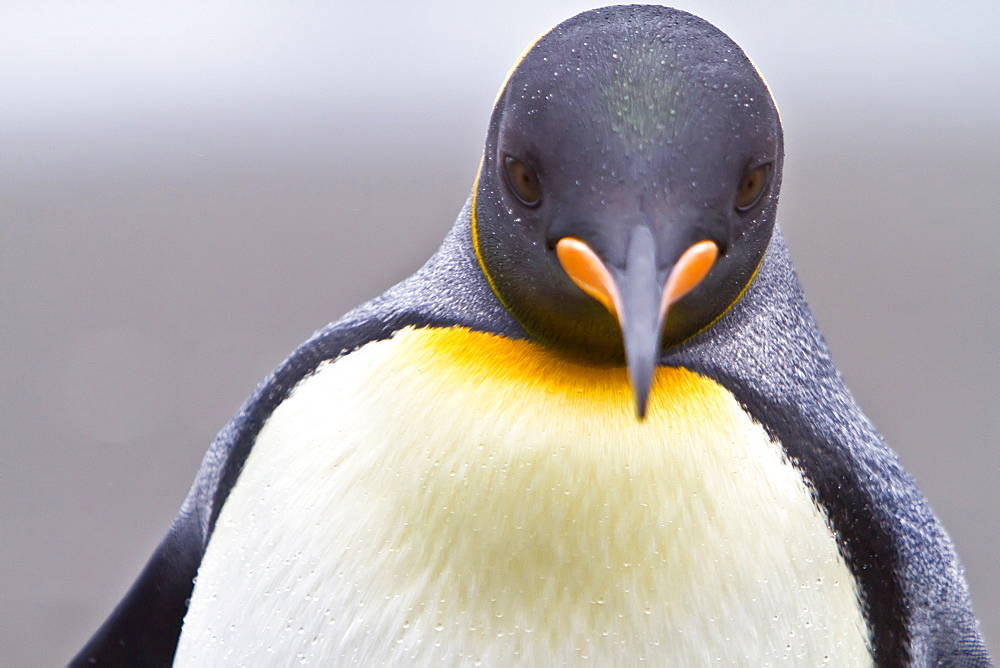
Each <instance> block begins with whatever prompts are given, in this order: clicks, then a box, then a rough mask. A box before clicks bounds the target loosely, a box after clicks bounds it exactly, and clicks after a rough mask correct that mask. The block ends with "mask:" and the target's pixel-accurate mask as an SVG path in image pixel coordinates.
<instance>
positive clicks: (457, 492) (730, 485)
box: [176, 329, 871, 666]
mask: <svg viewBox="0 0 1000 668" xmlns="http://www.w3.org/2000/svg"><path fill="white" fill-rule="evenodd" d="M633 410H634V409H633V403H632V399H631V395H630V390H629V386H628V382H627V377H626V376H625V372H624V371H623V370H621V369H595V368H591V367H583V366H578V365H575V364H572V363H570V362H567V361H565V360H562V359H560V358H557V357H555V356H552V355H551V354H549V353H547V352H545V351H543V350H541V349H539V348H537V347H536V346H533V345H532V344H529V343H525V342H516V341H510V340H506V339H501V338H498V337H493V336H490V335H485V334H478V333H472V332H469V331H467V330H462V329H448V330H444V329H420V330H414V329H406V330H402V331H400V332H398V333H397V334H396V335H395V336H394V337H393V338H392V339H389V340H385V341H379V342H375V343H370V344H368V345H366V346H364V347H362V348H361V349H359V350H358V351H356V352H354V353H351V354H349V355H346V356H344V357H342V358H340V359H339V360H337V361H335V362H330V363H326V364H325V365H323V366H321V367H320V368H319V369H318V370H317V372H316V373H315V374H314V375H312V376H311V377H309V378H307V379H305V380H303V381H302V382H301V383H300V384H299V386H298V387H297V388H296V389H295V390H294V391H293V393H292V394H291V396H290V397H289V398H288V399H287V400H286V401H285V402H284V403H283V404H281V405H280V406H279V407H278V408H277V410H275V412H274V414H273V415H272V417H271V418H270V419H269V421H268V422H267V424H266V425H265V426H264V428H263V429H262V431H261V432H260V435H259V437H258V439H257V442H256V444H255V446H254V449H253V451H252V452H251V454H250V456H249V457H248V459H247V461H246V465H245V468H244V470H243V472H242V474H241V476H240V479H239V481H238V482H237V484H236V485H235V487H234V488H233V490H232V492H231V493H230V496H229V499H228V501H227V502H226V505H225V507H224V508H223V510H222V512H221V514H220V517H219V521H218V524H217V526H216V528H215V531H214V534H213V536H212V538H211V542H210V543H209V546H208V549H207V551H206V554H205V557H204V560H203V562H202V564H201V568H200V570H199V572H198V579H197V583H196V585H195V589H194V593H193V595H192V600H191V606H190V609H189V612H188V615H187V617H186V618H185V620H184V627H183V631H182V635H181V639H180V644H179V647H178V652H177V656H176V663H177V665H224V664H225V665H228V664H237V663H240V662H245V663H248V664H250V665H254V664H257V665H261V662H262V661H264V662H265V663H266V661H267V658H268V657H273V658H280V659H282V660H286V659H288V658H290V657H297V658H299V659H300V660H302V661H304V662H315V663H317V664H339V663H348V662H352V663H357V664H360V665H384V664H403V665H405V664H413V663H428V662H431V661H437V662H440V661H445V662H446V663H450V664H461V663H466V662H468V663H470V664H472V663H475V662H477V661H479V662H482V663H483V664H484V665H505V664H508V663H510V662H512V661H519V662H524V663H527V664H529V665H530V664H535V665H557V664H564V663H578V662H583V661H585V660H591V661H593V662H594V663H595V664H596V665H632V664H634V663H636V662H637V661H640V660H646V661H651V662H653V663H654V664H659V665H691V666H694V665H706V664H712V663H718V664H722V665H729V664H734V665H769V664H776V663H783V662H791V663H795V664H799V665H820V664H822V663H824V662H830V663H832V664H833V665H852V666H853V665H865V664H869V665H870V664H871V658H870V654H869V651H868V631H867V629H866V624H865V620H864V617H863V615H862V612H861V609H860V606H859V603H858V596H857V590H856V587H855V582H854V579H853V577H852V576H851V574H850V571H849V570H848V568H847V566H846V564H845V563H844V561H843V559H842V557H841V555H840V553H839V551H838V548H837V543H836V539H835V536H834V535H833V533H832V532H831V530H830V529H829V527H828V525H827V522H826V520H825V518H824V516H823V513H822V512H821V511H820V510H819V509H818V508H817V507H816V506H815V504H814V503H813V501H812V498H811V496H810V493H809V490H808V489H807V487H806V485H805V483H804V481H803V479H802V477H801V475H800V474H799V473H798V471H797V470H796V469H795V468H794V467H793V466H792V465H791V464H790V463H789V462H788V461H787V460H786V459H785V457H784V456H783V453H782V449H781V447H780V444H777V443H773V442H771V441H770V440H769V439H768V437H767V436H766V434H765V432H764V431H763V429H762V428H761V427H760V426H759V425H758V424H755V423H754V422H753V421H752V420H751V418H750V417H749V416H748V415H747V414H746V413H745V412H744V411H743V410H742V409H741V407H740V406H739V404H738V403H737V402H736V401H735V399H734V398H733V396H732V395H731V394H730V393H728V392H727V391H726V390H725V389H724V388H722V387H721V386H719V385H718V384H716V383H714V382H712V381H710V380H708V379H706V378H704V377H701V376H698V375H696V374H694V373H691V372H689V371H686V370H683V369H671V368H661V369H659V370H658V375H657V378H656V381H655V384H654V388H653V392H652V395H651V400H650V404H649V408H648V412H647V417H646V419H645V420H643V421H639V420H637V419H636V417H635V415H634V412H633Z"/></svg>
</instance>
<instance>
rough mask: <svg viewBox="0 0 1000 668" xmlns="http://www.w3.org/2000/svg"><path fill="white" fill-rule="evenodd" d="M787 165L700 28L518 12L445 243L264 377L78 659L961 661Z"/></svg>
mask: <svg viewBox="0 0 1000 668" xmlns="http://www.w3.org/2000/svg"><path fill="white" fill-rule="evenodd" d="M782 158H783V139H782V130H781V125H780V121H779V118H778V111H777V108H776V107H775V104H774V102H773V100H772V97H771V94H770V92H769V90H768V88H767V86H766V84H765V83H764V81H763V79H762V78H761V76H760V75H759V74H758V73H757V71H756V69H755V68H754V66H753V64H752V63H751V62H750V60H749V59H748V58H747V57H746V56H745V55H744V53H743V52H742V51H741V49H740V48H739V47H738V46H737V45H736V44H734V43H733V42H732V41H731V40H730V39H729V38H728V37H727V36H726V35H724V34H723V33H722V32H720V31H719V30H718V29H716V28H715V27H714V26H712V25H710V24H709V23H707V22H705V21H703V20H701V19H699V18H697V17H695V16H692V15H690V14H687V13H685V12H681V11H677V10H673V9H667V8H663V7H653V6H621V7H611V8H606V9H599V10H594V11H589V12H586V13H583V14H580V15H579V16H576V17H574V18H572V19H569V20H567V21H565V22H564V23H562V24H560V25H558V26H556V27H555V28H553V29H552V30H551V31H549V32H547V33H545V34H544V35H543V36H541V37H540V38H539V39H538V40H536V41H535V42H534V43H533V44H532V45H531V46H530V47H529V48H528V49H527V51H526V52H525V53H524V55H522V57H521V59H520V60H519V61H518V63H517V64H516V65H515V67H514V69H513V70H512V71H511V73H510V74H509V76H508V78H507V80H506V82H505V83H504V85H503V87H502V88H501V91H500V93H499V96H498V97H497V100H496V104H495V107H494V110H493V114H492V117H491V119H490V124H489V129H488V134H487V138H486V143H485V150H484V153H483V157H482V161H481V163H480V166H479V171H478V175H477V176H476V179H475V184H474V186H473V188H472V193H471V196H470V198H469V200H468V202H467V203H466V205H465V207H464V208H463V210H462V211H461V213H460V214H459V216H458V220H457V222H456V223H455V225H454V227H453V228H452V230H451V232H450V233H449V234H448V235H447V237H446V239H445V241H444V242H443V245H442V246H441V248H440V249H439V250H438V252H437V253H436V254H435V255H434V256H433V257H432V258H431V259H430V260H429V261H428V262H427V263H426V264H425V265H424V266H423V267H422V268H421V269H420V270H419V271H418V272H417V273H415V274H414V275H413V276H411V277H410V278H408V279H406V280H404V281H403V282H402V283H400V284H398V285H396V286H395V287H392V288H391V289H389V290H388V291H387V292H385V293H384V294H382V295H381V296H379V297H377V298H376V299H374V300H372V301H371V302H369V303H367V304H365V305H363V306H361V307H359V308H357V309H355V310H354V311H352V312H350V313H348V314H347V315H345V316H343V317H342V318H340V319H339V320H337V321H336V322H334V323H333V324H331V325H329V326H328V327H326V328H325V329H323V330H321V331H319V332H318V333H316V334H315V335H314V336H313V337H312V338H311V339H310V340H308V341H307V342H306V343H304V344H303V345H302V346H301V347H300V348H298V350H296V351H295V352H294V353H293V354H292V355H291V356H290V357H289V358H288V359H287V360H286V361H285V362H284V363H283V364H282V365H281V366H279V367H278V369H276V370H275V371H274V372H273V373H272V375H271V376H270V377H269V378H267V379H266V380H265V381H264V382H263V383H262V384H261V385H260V387H259V388H258V389H257V391H256V392H255V393H254V394H253V396H252V397H251V398H250V399H249V400H248V401H247V403H246V404H245V405H244V406H243V407H242V409H241V410H240V411H239V413H238V414H237V415H236V416H235V417H234V418H233V420H232V421H231V422H230V423H229V424H228V425H227V426H226V427H225V428H224V429H223V430H222V431H221V433H220V434H219V435H218V437H217V438H216V440H215V441H214V443H213V444H212V446H211V447H210V449H209V451H208V453H207V455H206V456H205V459H204V462H203V464H202V466H201V469H200V471H199V472H198V475H197V478H196V480H195V482H194V485H193V487H192V488H191V491H190V493H189V495H188V497H187V498H186V500H185V501H184V504H183V506H182V507H181V509H180V512H179V514H178V515H177V517H176V519H175V521H174V522H173V524H172V526H171V528H170V530H169V533H168V534H167V536H166V537H165V538H164V540H163V542H162V543H161V544H160V546H159V547H158V548H157V550H156V552H155V553H154V555H153V556H152V558H151V559H150V561H149V563H148V564H147V566H146V567H145V569H144V571H143V572H142V574H141V575H140V576H139V578H138V580H137V581H136V583H135V584H134V585H133V587H132V588H131V590H130V591H129V592H128V594H127V595H126V597H125V598H124V600H123V601H122V602H121V603H120V604H119V606H118V607H117V608H116V609H115V611H114V612H113V613H112V615H111V616H110V618H109V619H108V621H107V622H106V623H105V624H104V626H102V628H101V629H100V630H99V631H98V632H97V634H96V635H95V636H94V637H93V638H92V639H91V640H90V642H89V643H88V644H87V645H86V646H85V647H84V649H83V650H82V651H81V652H80V654H79V655H78V656H77V657H76V658H75V659H74V660H73V665H79V666H85V665H98V666H154V665H157V666H158V665H170V664H173V665H176V666H229V665H233V666H235V665H256V666H263V665H291V664H296V665H298V664H308V665H322V666H330V665H348V664H350V665H361V666H381V665H431V664H434V665H441V664H442V663H443V664H445V665H490V666H501V665H514V664H523V665H534V666H554V665H567V664H571V665H576V664H582V663H590V664H592V665H597V666H632V665H636V664H637V663H639V662H642V661H644V662H647V663H649V664H651V665H660V666H702V665H747V666H748V665H754V666H756V665H760V666H764V665H777V664H787V665H797V666H819V665H824V664H828V665H837V666H864V665H869V666H871V665H875V666H932V665H934V666H936V665H962V666H986V665H990V658H989V656H988V654H987V651H986V649H985V645H984V643H983V640H982V637H981V635H980V632H979V629H978V623H977V621H976V619H975V617H974V615H973V612H972V609H971V605H970V601H969V593H968V586H967V584H966V582H965V580H964V576H963V573H962V569H961V567H960V565H959V561H958V559H957V556H956V554H955V550H954V548H953V546H952V543H951V542H950V540H949V538H948V536H947V534H946V532H945V530H944V529H943V528H942V526H941V525H940V523H939V522H938V520H937V519H936V518H935V516H934V515H933V513H932V511H931V510H930V508H929V506H928V504H927V502H926V500H925V499H924V497H923V496H922V495H921V493H920V492H919V491H918V490H917V488H916V486H915V485H914V482H913V481H912V479H911V478H910V477H909V476H908V475H907V474H906V472H904V471H903V469H902V468H901V466H900V464H899V461H898V460H897V458H896V456H895V455H894V454H893V453H892V451H891V450H889V449H888V448H887V446H886V445H885V444H884V443H883V441H882V439H881V437H880V436H879V435H878V433H877V432H876V431H875V429H874V428H873V426H872V425H871V423H870V422H869V421H868V420H867V419H866V418H865V416H864V415H863V414H862V412H861V411H860V409H859V408H858V406H857V405H856V403H855V401H854V400H853V399H852V397H851V395H850V393H849V392H848V390H847V389H846V387H845V386H844V383H843V382H842V380H841V377H840V375H839V374H838V372H837V369H836V368H835V366H834V364H833V362H832V361H831V357H830V354H829V352H828V349H827V347H826V345H825V343H824V341H823V338H822V336H821V334H820V332H819V330H818V329H817V327H816V324H815V322H814V320H813V317H812V315H811V314H810V311H809V309H808V307H807V305H806V302H805V301H804V299H803V295H802V291H801V289H800V287H799V284H798V281H797V279H796V276H795V273H794V270H793V269H792V266H791V263H790V260H789V255H788V251H787V250H786V246H785V244H784V242H783V240H782V236H781V233H780V231H779V229H778V228H777V227H776V226H775V212H776V207H777V202H778V190H779V187H780V184H781V175H782Z"/></svg>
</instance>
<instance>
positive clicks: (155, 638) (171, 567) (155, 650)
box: [69, 511, 203, 668]
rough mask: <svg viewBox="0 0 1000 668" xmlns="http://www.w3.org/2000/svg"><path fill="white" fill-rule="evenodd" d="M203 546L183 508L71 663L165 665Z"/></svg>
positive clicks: (74, 665)
mask: <svg viewBox="0 0 1000 668" xmlns="http://www.w3.org/2000/svg"><path fill="white" fill-rule="evenodd" d="M202 552H203V550H202V538H201V530H200V528H199V526H198V522H197V520H196V519H195V517H194V516H193V515H191V514H189V513H185V512H184V511H182V513H181V514H180V515H178V516H177V518H176V519H175V520H174V523H173V525H172V526H171V528H170V531H169V532H168V533H167V536H166V537H165V538H164V539H163V541H162V542H161V543H160V545H159V546H158V547H157V548H156V551H155V552H154V553H153V556H152V557H150V559H149V561H148V562H147V563H146V566H145V568H143V570H142V573H141V574H140V575H139V577H138V578H137V579H136V581H135V583H133V585H132V586H131V588H129V591H128V593H127V594H126V595H125V597H124V598H123V599H122V601H121V602H120V603H119V604H118V605H117V607H115V609H114V612H112V613H111V615H110V616H109V617H108V619H107V621H105V622H104V624H103V625H102V626H101V627H100V629H98V630H97V632H96V633H95V634H94V636H93V637H92V638H91V639H90V640H89V641H88V642H87V644H86V645H85V646H84V647H83V649H81V650H80V652H79V653H78V654H77V655H76V656H75V657H74V658H73V659H72V661H70V663H69V665H70V666H71V668H77V667H82V666H109V667H112V668H116V667H118V666H123V667H124V666H130V667H131V666H138V667H148V668H153V667H156V666H170V665H171V664H172V663H173V659H174V651H175V650H176V648H177V639H178V638H179V637H180V632H181V623H182V622H183V621H184V615H185V614H186V613H187V606H188V600H189V599H190V597H191V590H192V589H193V588H194V577H195V575H196V574H197V572H198V565H199V563H200V562H201V557H202Z"/></svg>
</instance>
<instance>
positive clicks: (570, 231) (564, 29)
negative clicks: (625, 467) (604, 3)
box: [472, 6, 782, 417]
mask: <svg viewBox="0 0 1000 668" xmlns="http://www.w3.org/2000/svg"><path fill="white" fill-rule="evenodd" d="M781 166H782V132H781V124H780V121H779V119H778V111H777V108H776V107H775V105H774V102H773V100H772V99H771V95H770V92H769V91H768V88H767V85H766V84H765V83H764V81H763V79H761V77H760V75H759V74H758V73H757V70H756V69H755V68H754V66H753V64H752V63H751V62H750V60H749V59H748V58H747V57H746V55H744V53H743V51H742V50H741V49H740V48H739V47H738V46H737V45H736V44H735V43H733V41H732V40H730V39H729V38H728V37H727V36H726V35H725V34H723V33H722V32H721V31H719V30H718V29H716V28H715V27H714V26H712V25H711V24H709V23H707V22H705V21H703V20H701V19H699V18H697V17H695V16H692V15H690V14H687V13H685V12H681V11H677V10H673V9H668V8H664V7H651V6H635V7H610V8H606V9H600V10H594V11H590V12H585V13H583V14H580V15H578V16H576V17H574V18H572V19H569V20H568V21H566V22H564V23H562V24H560V25H558V26H556V27H555V28H553V29H552V30H551V31H550V32H548V33H546V34H544V35H543V36H542V37H541V38H539V39H538V41H536V42H535V43H534V44H533V45H532V46H531V47H529V49H528V51H526V52H525V54H524V55H523V56H522V58H521V60H520V62H519V63H518V64H517V65H516V67H515V68H514V70H513V71H512V72H511V73H510V75H509V77H508V79H507V81H506V83H505V85H504V87H503V88H502V89H501V91H500V94H499V96H498V98H497V102H496V106H495V108H494V111H493V115H492V118H491V122H490V128H489V133H488V136H487V139H486V146H485V153H484V157H483V161H482V164H481V166H480V172H479V176H478V178H477V185H476V188H475V191H474V200H473V211H472V215H473V220H472V227H473V244H474V246H475V251H476V255H477V257H478V258H479V262H480V266H481V268H482V270H483V272H484V273H485V274H486V276H487V278H488V280H489V283H490V285H491V286H492V288H493V290H494V292H495V293H496V295H497V297H498V298H499V299H500V301H501V302H502V303H503V304H504V305H505V306H506V307H507V309H508V310H509V311H510V312H511V313H512V315H513V316H514V317H515V318H516V319H517V320H518V322H519V323H520V324H521V325H522V326H523V328H524V329H525V330H526V331H527V332H528V334H529V335H530V336H531V337H533V338H534V339H536V340H538V341H539V342H541V343H543V344H546V345H548V346H550V347H552V348H554V349H555V350H557V351H560V352H561V353H564V354H566V355H570V356H572V357H575V358H577V359H582V360H585V361H588V362H590V363H596V364H602V363H612V364H614V363H625V364H626V365H627V367H628V372H629V378H630V382H631V384H632V388H633V393H634V395H635V399H636V407H637V411H638V414H639V416H640V417H641V416H642V415H643V414H644V412H645V406H646V399H647V396H648V393H649V389H650V386H651V383H652V378H653V373H654V371H655V367H656V365H657V363H658V361H659V359H660V358H661V356H662V354H663V351H664V350H666V349H668V348H670V347H673V346H677V345H678V344H680V343H682V342H684V341H685V340H687V339H689V338H691V337H692V336H694V335H695V334H697V333H699V332H700V331H702V330H704V329H706V328H707V327H709V326H711V324H712V323H714V322H715V321H716V320H717V319H718V318H719V317H721V316H722V315H723V314H724V313H725V312H726V310H728V309H729V308H730V307H731V306H732V305H733V304H734V303H735V302H736V301H737V300H738V299H739V298H740V296H741V295H742V293H743V291H744V290H745V289H746V287H747V285H748V284H749V283H750V281H751V280H752V279H753V277H754V274H755V272H756V269H757V267H758V266H759V264H760V262H761V260H762V258H763V255H764V251H765V249H766V248H767V245H768V242H769V240H770V237H771V233H772V230H773V227H774V216H775V209H776V205H777V198H778V188H779V185H780V179H781Z"/></svg>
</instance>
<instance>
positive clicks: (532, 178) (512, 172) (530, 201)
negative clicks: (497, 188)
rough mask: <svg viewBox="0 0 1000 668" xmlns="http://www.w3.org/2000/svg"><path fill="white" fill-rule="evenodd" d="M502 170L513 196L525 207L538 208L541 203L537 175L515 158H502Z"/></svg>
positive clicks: (540, 191) (540, 187)
mask: <svg viewBox="0 0 1000 668" xmlns="http://www.w3.org/2000/svg"><path fill="white" fill-rule="evenodd" d="M503 163H504V168H505V171H506V172H507V183H508V185H510V189H511V190H513V191H514V195H515V196H516V197H517V198H518V199H519V200H521V203H522V204H524V205H525V206H538V204H539V203H540V202H541V201H542V184H541V183H540V182H539V181H538V174H536V173H535V170H533V169H532V168H531V167H529V166H528V165H527V164H525V163H523V162H521V161H520V160H518V159H517V158H512V157H510V156H507V157H506V158H504V161H503Z"/></svg>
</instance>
